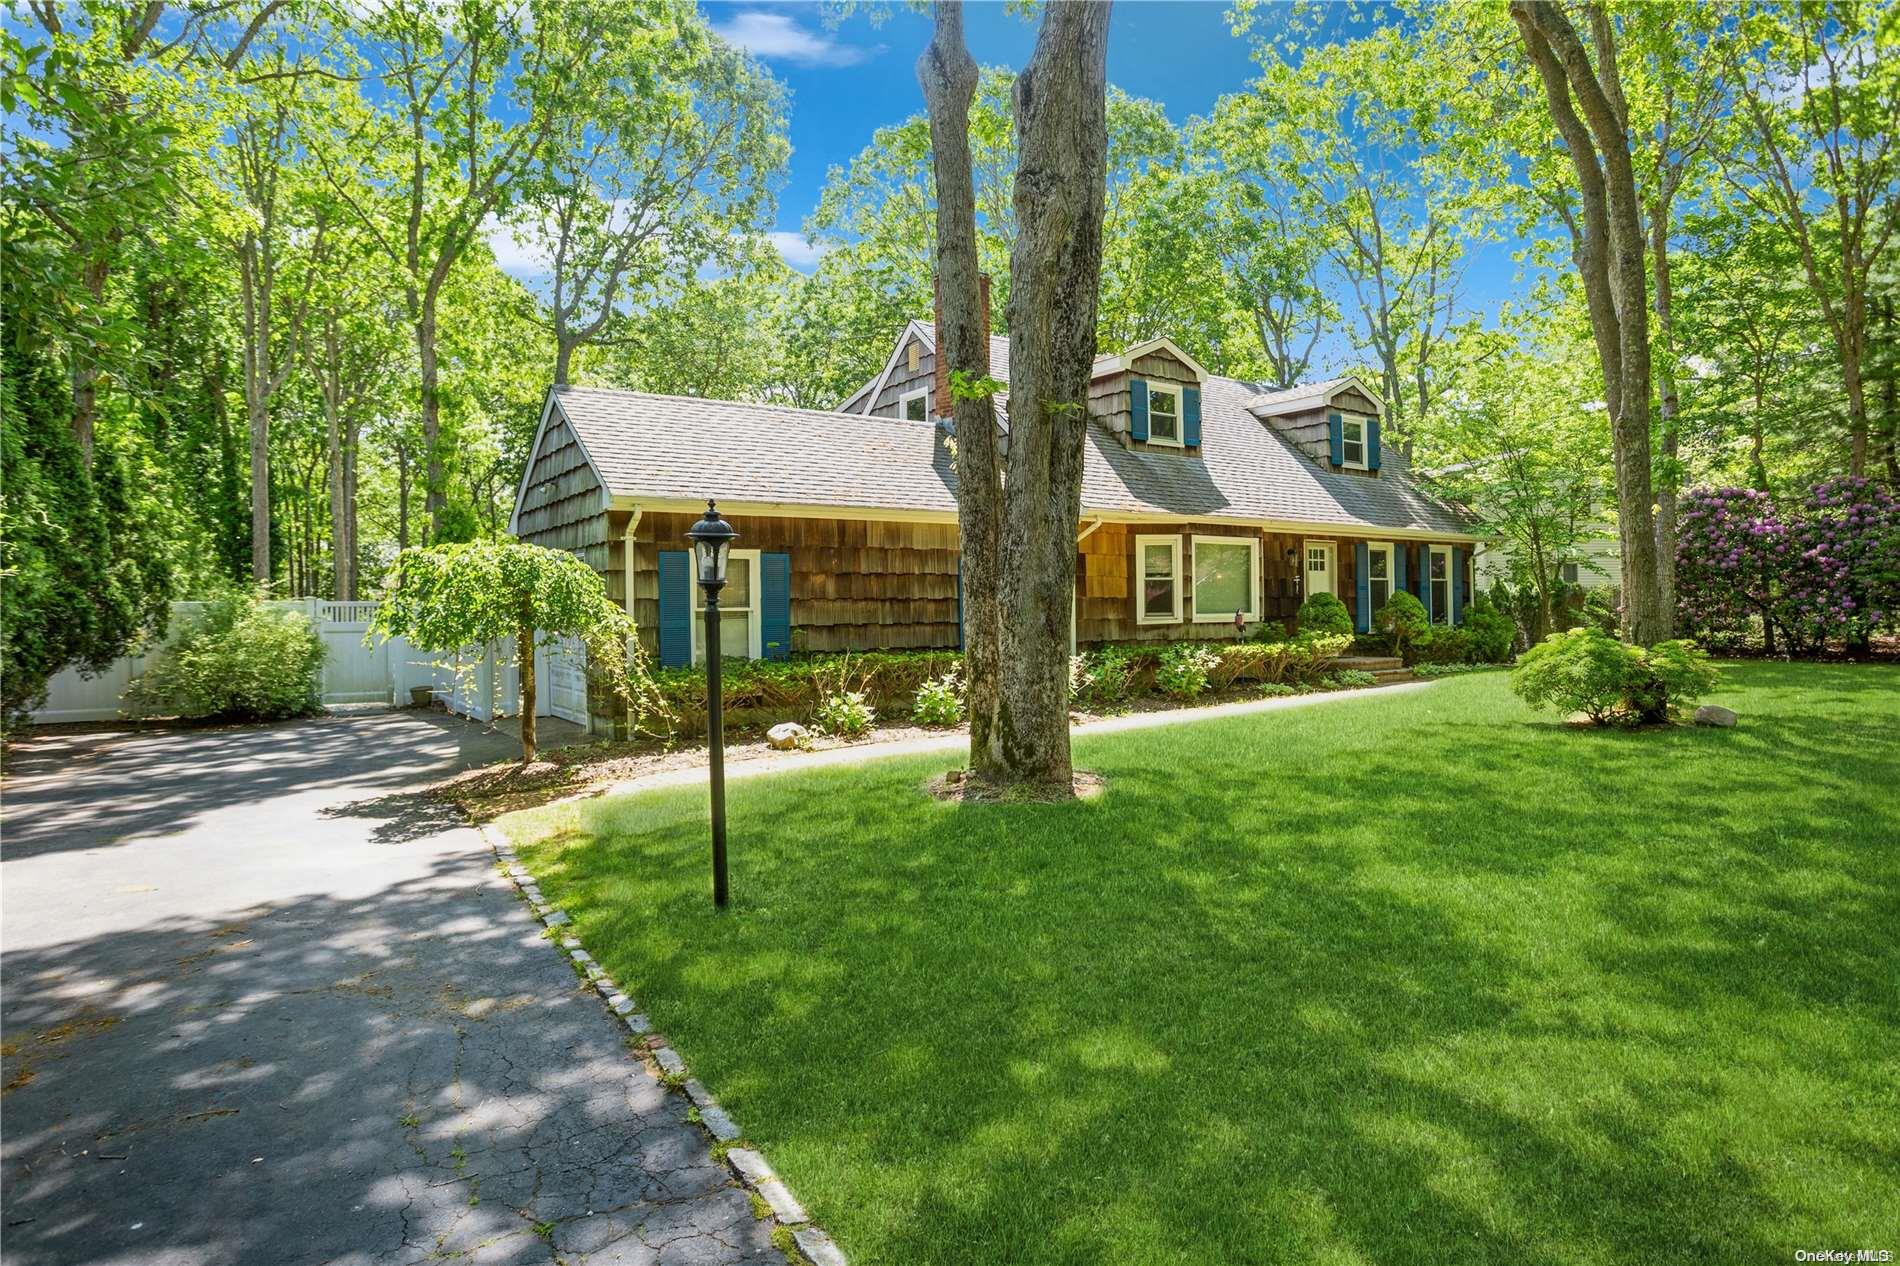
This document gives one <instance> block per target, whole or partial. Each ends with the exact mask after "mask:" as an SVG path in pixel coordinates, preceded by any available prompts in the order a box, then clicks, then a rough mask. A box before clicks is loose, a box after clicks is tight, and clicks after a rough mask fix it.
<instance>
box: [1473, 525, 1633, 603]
mask: <svg viewBox="0 0 1900 1266" xmlns="http://www.w3.org/2000/svg"><path fill="white" fill-rule="evenodd" d="M1598 530H1600V531H1602V532H1603V533H1605V535H1603V536H1600V537H1594V538H1592V539H1591V540H1587V541H1585V542H1583V543H1582V544H1581V545H1579V546H1577V548H1576V549H1575V550H1574V551H1572V553H1573V554H1574V557H1573V558H1571V559H1570V560H1569V561H1567V562H1565V563H1563V564H1562V565H1561V566H1560V567H1559V568H1558V573H1557V574H1558V576H1559V578H1560V579H1562V580H1563V582H1564V583H1565V584H1568V585H1576V586H1578V587H1579V588H1582V589H1616V588H1619V587H1620V586H1621V585H1622V583H1623V555H1622V550H1621V548H1620V547H1619V546H1618V544H1617V540H1616V526H1615V525H1614V524H1601V525H1599V529H1598ZM1476 561H1477V571H1478V577H1477V579H1478V587H1479V588H1480V589H1489V588H1490V587H1491V586H1492V585H1494V584H1496V583H1497V582H1498V581H1499V580H1506V579H1509V578H1510V574H1511V551H1510V549H1509V548H1508V547H1506V546H1502V545H1496V544H1491V545H1484V546H1480V547H1479V549H1478V553H1477V560H1476Z"/></svg>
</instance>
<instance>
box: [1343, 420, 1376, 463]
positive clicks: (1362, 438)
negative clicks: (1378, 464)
mask: <svg viewBox="0 0 1900 1266" xmlns="http://www.w3.org/2000/svg"><path fill="white" fill-rule="evenodd" d="M1348 422H1357V423H1358V424H1359V460H1358V461H1356V462H1355V461H1353V460H1352V459H1350V458H1348V457H1347V456H1346V424H1347V423H1348ZM1369 442H1370V441H1369V440H1368V438H1367V436H1366V419H1365V417H1364V416H1363V415H1361V414H1357V413H1342V414H1340V415H1339V464H1340V465H1341V466H1343V467H1345V468H1346V469H1347V470H1370V469H1371V467H1370V466H1367V465H1366V448H1367V445H1368V444H1369Z"/></svg>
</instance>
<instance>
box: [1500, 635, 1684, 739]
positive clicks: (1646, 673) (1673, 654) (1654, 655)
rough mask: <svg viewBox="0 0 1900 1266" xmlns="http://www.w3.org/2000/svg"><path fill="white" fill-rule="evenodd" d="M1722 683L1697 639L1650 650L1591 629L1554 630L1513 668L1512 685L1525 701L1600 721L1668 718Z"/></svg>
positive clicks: (1605, 723) (1632, 722)
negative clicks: (1698, 647) (1692, 641)
mask: <svg viewBox="0 0 1900 1266" xmlns="http://www.w3.org/2000/svg"><path fill="white" fill-rule="evenodd" d="M1718 681H1719V674H1718V673H1717V671H1716V669H1715V666H1714V665H1713V664H1711V663H1710V662H1709V657H1708V656H1707V655H1706V654H1705V653H1703V652H1702V651H1700V650H1698V649H1697V648H1696V647H1695V645H1694V644H1693V643H1690V642H1685V641H1680V640H1677V641H1668V642H1658V643H1657V644H1656V645H1655V646H1652V647H1649V648H1648V649H1644V648H1643V647H1640V646H1630V645H1628V644H1626V643H1623V642H1619V641H1617V640H1616V639H1615V638H1613V637H1611V636H1609V635H1608V634H1607V633H1604V632H1603V631H1602V630H1600V629H1596V628H1590V627H1580V628H1574V629H1571V630H1569V631H1568V632H1565V633H1552V634H1551V635H1550V636H1549V637H1547V638H1545V639H1544V640H1543V641H1542V642H1540V643H1538V644H1537V645H1536V646H1533V647H1532V648H1531V649H1530V650H1528V651H1526V652H1524V654H1523V655H1521V656H1519V657H1518V661H1517V666H1516V667H1515V668H1513V669H1512V670H1511V689H1512V690H1514V691H1516V692H1517V696H1518V697H1519V698H1520V699H1522V700H1524V702H1526V703H1528V704H1530V705H1531V706H1532V707H1551V708H1555V709H1557V710H1558V711H1560V712H1581V713H1583V715H1584V716H1585V717H1587V718H1589V720H1590V723H1591V724H1593V725H1609V724H1612V723H1625V724H1642V723H1654V722H1661V721H1665V720H1667V719H1668V718H1669V714H1670V712H1671V711H1672V710H1680V709H1681V708H1684V707H1686V706H1687V705H1689V704H1690V703H1692V702H1694V701H1695V700H1696V699H1697V698H1699V697H1700V696H1701V695H1703V694H1706V693H1707V692H1709V691H1710V690H1713V689H1714V688H1715V686H1716V684H1717V682H1718Z"/></svg>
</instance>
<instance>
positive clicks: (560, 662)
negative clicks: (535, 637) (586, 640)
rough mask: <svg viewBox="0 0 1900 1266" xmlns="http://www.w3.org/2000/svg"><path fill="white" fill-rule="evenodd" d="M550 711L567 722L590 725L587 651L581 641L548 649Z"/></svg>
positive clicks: (558, 641)
mask: <svg viewBox="0 0 1900 1266" xmlns="http://www.w3.org/2000/svg"><path fill="white" fill-rule="evenodd" d="M547 663H548V678H547V680H548V711H549V712H551V713H553V714H554V715H555V716H557V717H559V718H561V720H563V721H572V722H574V723H575V724H576V725H586V724H587V648H586V647H585V646H583V645H581V640H580V639H579V638H577V637H562V638H556V639H555V640H554V642H553V643H552V644H550V645H549V646H548V660H547Z"/></svg>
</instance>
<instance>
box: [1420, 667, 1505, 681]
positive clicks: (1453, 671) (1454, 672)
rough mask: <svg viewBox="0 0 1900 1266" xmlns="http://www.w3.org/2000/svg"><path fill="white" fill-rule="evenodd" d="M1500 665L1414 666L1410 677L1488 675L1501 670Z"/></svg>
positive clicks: (1430, 677)
mask: <svg viewBox="0 0 1900 1266" xmlns="http://www.w3.org/2000/svg"><path fill="white" fill-rule="evenodd" d="M1503 666H1504V665H1502V664H1414V665H1412V675H1413V676H1414V677H1423V678H1425V679H1426V680H1428V681H1429V680H1431V679H1432V678H1434V677H1456V676H1458V675H1459V674H1461V673H1488V672H1494V671H1496V670H1497V669H1499V668H1502V667H1503Z"/></svg>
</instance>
